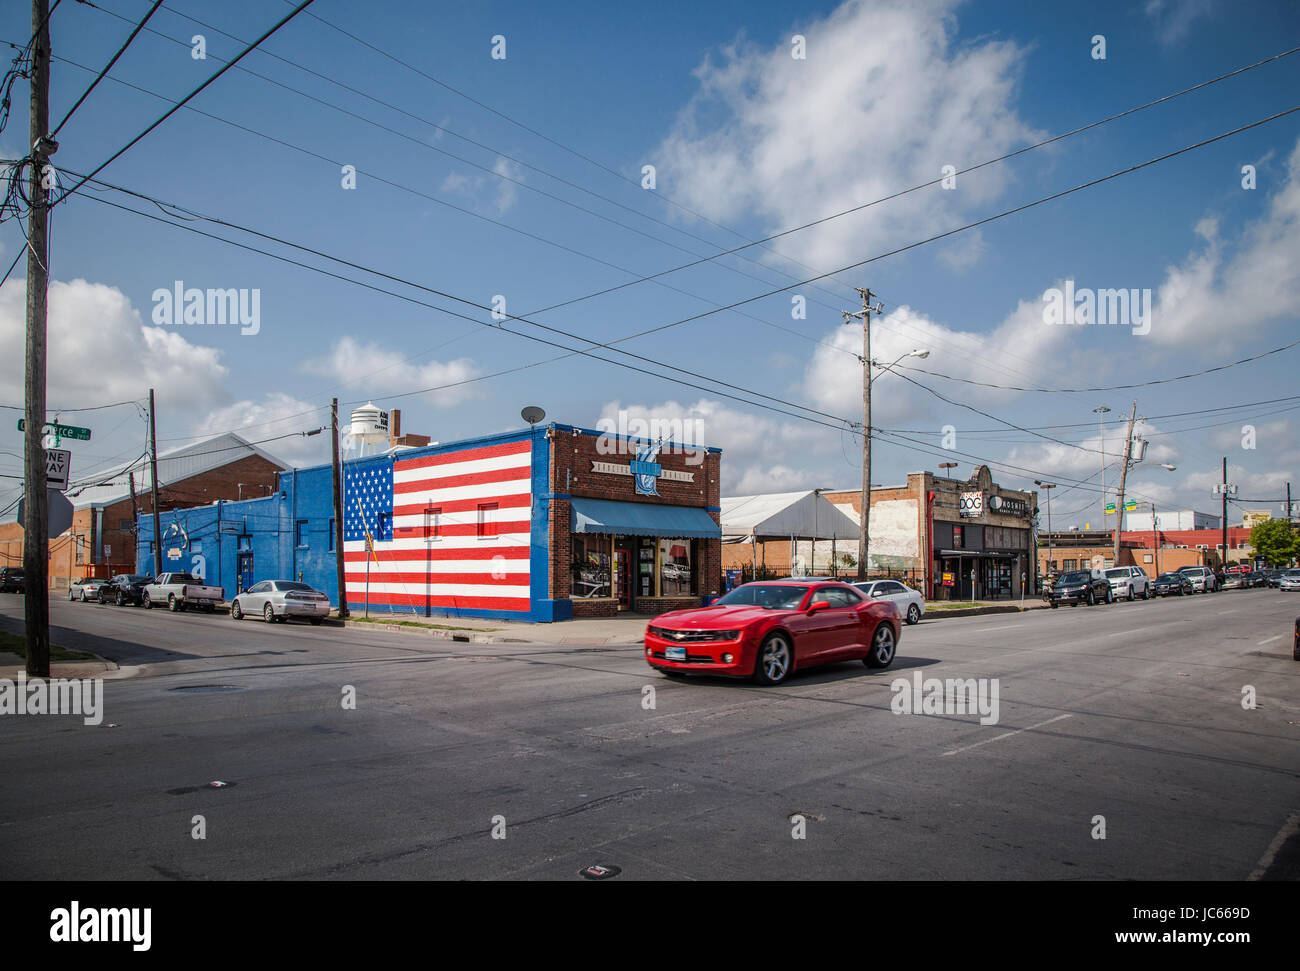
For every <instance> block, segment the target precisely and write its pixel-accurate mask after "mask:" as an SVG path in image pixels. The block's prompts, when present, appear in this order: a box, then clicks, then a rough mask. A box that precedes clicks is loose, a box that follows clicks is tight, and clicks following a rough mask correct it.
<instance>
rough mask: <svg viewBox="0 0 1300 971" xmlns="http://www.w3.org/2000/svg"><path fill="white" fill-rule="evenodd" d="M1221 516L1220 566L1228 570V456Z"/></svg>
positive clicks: (1224, 465)
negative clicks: (1221, 548) (1221, 559)
mask: <svg viewBox="0 0 1300 971" xmlns="http://www.w3.org/2000/svg"><path fill="white" fill-rule="evenodd" d="M1290 512H1291V510H1290V509H1288V510H1287V513H1288V515H1289V514H1290ZM1220 515H1222V517H1223V519H1222V522H1220V523H1219V526H1220V528H1221V529H1222V530H1223V561H1222V562H1221V563H1220V564H1219V565H1220V566H1221V567H1223V568H1225V569H1226V568H1227V566H1228V456H1226V455H1225V456H1224V457H1223V504H1222V507H1221V513H1220ZM1193 525H1195V524H1194V523H1193Z"/></svg>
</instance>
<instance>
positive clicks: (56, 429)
mask: <svg viewBox="0 0 1300 971" xmlns="http://www.w3.org/2000/svg"><path fill="white" fill-rule="evenodd" d="M26 426H27V419H26V418H19V419H18V430H19V431H22V430H23V429H24V428H25V427H26ZM45 434H47V435H53V436H54V437H55V438H71V439H73V440H74V441H78V442H88V441H90V429H89V428H81V427H80V426H78V425H60V424H59V423H58V422H57V421H47V422H46V423H45Z"/></svg>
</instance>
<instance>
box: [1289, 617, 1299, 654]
mask: <svg viewBox="0 0 1300 971" xmlns="http://www.w3.org/2000/svg"><path fill="white" fill-rule="evenodd" d="M1291 660H1293V661H1300V617H1297V618H1296V619H1295V640H1294V641H1292V643H1291Z"/></svg>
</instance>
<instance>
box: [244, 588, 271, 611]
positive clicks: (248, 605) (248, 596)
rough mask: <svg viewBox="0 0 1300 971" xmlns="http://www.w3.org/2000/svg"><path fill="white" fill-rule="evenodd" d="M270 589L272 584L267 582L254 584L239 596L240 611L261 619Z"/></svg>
mask: <svg viewBox="0 0 1300 971" xmlns="http://www.w3.org/2000/svg"><path fill="white" fill-rule="evenodd" d="M270 589H271V584H270V583H269V582H268V581H266V580H263V581H262V582H261V583H255V584H253V585H252V586H251V587H249V588H248V589H247V590H245V591H244V592H243V593H241V594H240V595H239V609H240V610H242V611H243V612H244V613H246V614H248V615H250V616H257V617H260V616H261V615H262V611H263V609H265V607H266V601H267V594H268V593H269V591H270Z"/></svg>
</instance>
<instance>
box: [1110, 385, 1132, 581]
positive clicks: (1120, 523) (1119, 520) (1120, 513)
mask: <svg viewBox="0 0 1300 971" xmlns="http://www.w3.org/2000/svg"><path fill="white" fill-rule="evenodd" d="M1137 409H1138V403H1137V402H1136V401H1135V402H1133V408H1132V409H1131V410H1130V411H1129V413H1128V432H1127V433H1126V434H1125V436H1124V461H1123V463H1122V464H1121V465H1120V467H1119V495H1118V496H1116V498H1115V555H1114V561H1113V565H1114V566H1119V538H1120V534H1121V533H1123V532H1124V482H1125V480H1127V479H1128V464H1129V462H1130V461H1132V459H1133V421H1134V419H1136V418H1137Z"/></svg>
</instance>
